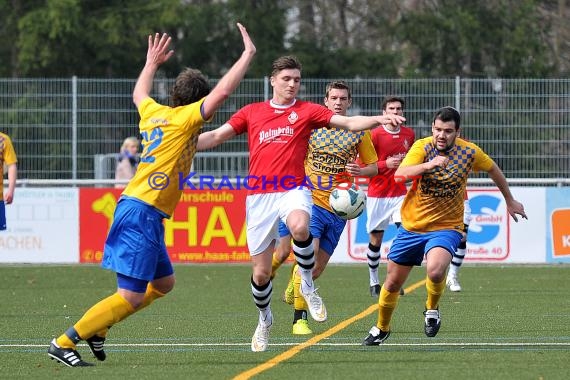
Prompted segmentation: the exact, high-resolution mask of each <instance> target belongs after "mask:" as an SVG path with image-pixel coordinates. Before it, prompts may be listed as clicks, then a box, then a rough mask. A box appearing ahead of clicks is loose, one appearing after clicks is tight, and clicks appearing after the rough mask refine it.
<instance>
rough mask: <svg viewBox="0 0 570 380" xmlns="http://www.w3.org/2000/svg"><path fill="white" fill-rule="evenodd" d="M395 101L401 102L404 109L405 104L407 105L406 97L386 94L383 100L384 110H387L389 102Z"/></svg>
mask: <svg viewBox="0 0 570 380" xmlns="http://www.w3.org/2000/svg"><path fill="white" fill-rule="evenodd" d="M394 102H400V104H401V105H402V109H404V106H405V105H406V102H405V101H404V98H401V97H399V96H395V95H389V96H386V97H385V98H384V100H383V101H382V110H384V111H386V106H387V105H388V103H394Z"/></svg>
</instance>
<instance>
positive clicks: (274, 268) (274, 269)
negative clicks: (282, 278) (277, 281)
mask: <svg viewBox="0 0 570 380" xmlns="http://www.w3.org/2000/svg"><path fill="white" fill-rule="evenodd" d="M281 264H283V263H282V262H281V261H279V258H278V257H277V252H273V258H272V259H271V279H272V280H273V278H274V277H275V275H276V274H277V269H279V267H280V266H281Z"/></svg>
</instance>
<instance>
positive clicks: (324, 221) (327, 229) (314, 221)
mask: <svg viewBox="0 0 570 380" xmlns="http://www.w3.org/2000/svg"><path fill="white" fill-rule="evenodd" d="M311 213H312V215H311V223H310V225H309V230H310V231H311V235H313V237H316V238H319V239H320V242H319V249H322V250H323V251H325V252H326V253H327V254H328V255H329V256H331V255H332V254H333V252H334V250H335V248H336V246H337V245H338V241H339V240H340V235H342V231H343V230H344V226H346V220H344V219H341V218H340V217H339V216H337V215H336V214H334V213H332V212H330V211H328V210H326V209H324V208H322V207H320V206H316V205H313V208H312V211H311ZM288 235H291V232H289V229H288V228H287V225H286V224H285V223H283V222H281V221H280V222H279V237H281V238H282V237H284V236H288Z"/></svg>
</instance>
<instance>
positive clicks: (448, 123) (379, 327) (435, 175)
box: [362, 107, 526, 346]
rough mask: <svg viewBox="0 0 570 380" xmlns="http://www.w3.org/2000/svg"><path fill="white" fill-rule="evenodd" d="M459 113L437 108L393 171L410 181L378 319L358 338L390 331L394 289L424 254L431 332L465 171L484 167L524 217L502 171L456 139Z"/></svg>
mask: <svg viewBox="0 0 570 380" xmlns="http://www.w3.org/2000/svg"><path fill="white" fill-rule="evenodd" d="M460 121H461V117H460V115H459V112H458V111H457V110H456V109H455V108H453V107H443V108H441V109H439V110H438V111H437V112H436V113H435V116H434V118H433V123H432V127H431V128H432V136H431V137H426V138H423V139H420V140H417V141H416V142H415V143H414V145H412V148H411V149H410V151H409V152H408V153H407V154H406V157H405V158H404V160H403V161H402V163H401V164H400V166H399V167H398V169H397V170H396V174H395V178H402V179H403V178H410V179H413V180H414V183H413V184H412V187H411V189H410V190H409V191H408V193H407V195H406V198H405V199H404V203H403V204H402V209H401V215H402V226H401V227H400V229H399V230H398V235H397V236H396V239H395V240H394V242H393V244H392V246H391V247H390V252H389V253H388V266H387V275H386V280H385V281H384V284H383V286H382V289H381V290H380V297H379V299H378V320H377V323H376V324H375V325H374V326H372V328H371V329H370V332H369V335H368V336H367V337H366V339H365V340H364V342H363V343H362V344H363V345H365V346H376V345H379V344H381V343H383V342H384V341H385V340H386V339H387V338H388V337H389V336H390V321H391V319H392V313H393V312H394V309H395V308H396V305H397V304H398V299H399V297H400V288H401V287H402V285H403V284H404V282H405V281H406V279H407V278H408V275H409V274H410V271H411V270H412V268H413V267H414V266H419V265H421V263H422V261H423V259H424V256H425V258H426V272H427V276H426V290H427V300H426V303H425V309H426V310H425V312H424V317H425V318H424V332H425V334H426V335H427V336H428V337H434V336H436V334H437V333H438V331H439V328H440V326H441V318H440V313H439V300H440V298H441V296H442V294H443V291H444V289H445V276H446V272H447V269H448V268H449V263H450V262H451V259H452V257H453V253H454V252H455V251H456V250H457V247H458V245H459V243H460V242H461V239H462V238H463V229H464V222H463V207H464V196H465V187H466V186H467V177H468V175H469V172H471V171H472V170H473V171H481V170H482V171H486V172H487V173H488V174H489V176H490V177H491V179H492V180H493V182H495V184H496V185H497V187H498V188H499V190H500V191H501V193H502V195H503V197H504V198H505V202H506V205H507V211H508V212H509V214H510V215H511V216H512V217H513V219H514V220H515V221H518V218H517V215H521V216H522V217H523V218H525V219H526V214H525V211H524V207H523V205H522V204H521V203H520V202H518V201H516V200H515V199H514V198H513V196H512V194H511V191H510V189H509V185H508V183H507V180H506V179H505V176H504V175H503V172H502V171H501V169H500V168H499V167H498V166H497V164H496V163H495V162H494V161H493V160H492V159H491V158H490V157H489V156H488V155H487V154H486V153H485V152H483V150H481V148H479V147H478V146H477V145H475V144H473V143H471V142H467V141H465V140H462V139H460V138H458V137H457V136H458V134H459V127H460Z"/></svg>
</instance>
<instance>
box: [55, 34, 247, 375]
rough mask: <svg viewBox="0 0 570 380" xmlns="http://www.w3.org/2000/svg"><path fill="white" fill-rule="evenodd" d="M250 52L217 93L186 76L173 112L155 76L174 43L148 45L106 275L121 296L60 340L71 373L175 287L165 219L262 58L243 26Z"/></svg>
mask: <svg viewBox="0 0 570 380" xmlns="http://www.w3.org/2000/svg"><path fill="white" fill-rule="evenodd" d="M237 26H238V28H239V30H240V32H241V35H242V39H243V43H244V51H243V53H242V55H241V57H240V58H239V59H238V60H237V61H236V62H235V63H234V65H233V66H232V68H231V69H230V70H229V71H228V72H227V73H226V75H224V77H223V78H222V79H221V80H220V81H219V82H218V84H217V85H216V86H215V87H214V89H213V90H212V91H211V92H210V89H209V86H208V82H207V79H206V78H205V77H204V76H203V75H202V73H201V72H200V71H198V70H194V69H185V70H183V71H182V72H181V73H180V74H179V75H178V77H177V79H176V83H175V84H174V88H173V90H172V107H169V106H165V105H160V104H158V103H156V102H155V101H154V99H152V98H151V97H150V92H151V89H152V82H153V79H154V75H155V73H156V71H157V69H158V68H159V66H160V65H161V64H163V63H164V62H166V61H167V60H168V59H169V58H170V57H171V56H172V55H173V54H174V51H173V50H169V46H170V42H171V37H169V36H168V35H166V34H162V35H160V34H158V33H157V34H155V35H154V36H152V35H151V36H149V37H148V51H147V57H146V64H145V66H144V68H143V70H142V72H141V74H140V76H139V78H138V80H137V83H136V85H135V88H134V91H133V101H134V103H135V105H136V106H137V108H138V111H139V114H140V117H141V121H140V134H141V136H142V141H143V152H142V154H141V161H140V163H139V166H138V168H137V171H136V173H135V175H134V177H133V178H132V180H131V181H130V182H129V184H128V186H127V188H126V189H125V190H124V191H123V194H122V195H121V198H120V199H119V202H118V204H117V208H116V210H115V214H114V220H113V224H112V226H111V229H110V231H109V234H108V236H107V240H106V242H105V250H104V256H103V263H102V266H103V268H106V269H109V270H112V271H114V272H115V273H116V274H117V288H118V289H117V292H116V293H114V294H113V295H111V296H110V297H107V298H105V299H103V300H101V301H99V302H98V303H96V304H95V305H93V306H92V307H91V308H90V309H89V310H88V311H87V312H86V313H85V314H84V315H83V316H82V317H81V319H80V320H79V321H78V322H77V323H76V324H75V325H73V326H72V327H70V328H69V329H68V330H67V331H66V332H65V333H63V334H62V335H61V336H59V337H58V338H57V339H54V340H53V341H52V342H51V344H50V347H49V349H48V355H49V356H50V357H51V358H53V359H55V360H57V361H59V362H61V363H63V364H65V365H67V366H69V367H77V366H89V365H92V364H89V363H86V362H84V361H83V360H82V359H81V356H80V355H79V353H78V352H77V351H76V344H77V343H78V342H79V341H80V340H86V341H87V343H88V345H89V348H90V350H91V352H92V353H93V355H94V356H95V357H96V358H97V359H98V360H101V361H102V360H105V358H106V354H105V351H104V350H103V344H104V341H105V337H106V335H107V331H108V330H109V328H110V327H111V326H113V325H114V324H116V323H118V322H120V321H122V320H123V319H125V318H127V317H128V316H130V315H132V314H133V313H135V312H137V311H139V310H141V309H142V308H144V307H146V306H148V305H149V304H150V303H152V302H153V301H154V300H156V299H157V298H160V297H162V296H164V295H165V294H166V293H168V292H169V291H170V290H172V288H173V287H174V270H173V268H172V264H171V262H170V258H169V256H168V253H167V252H166V246H165V243H164V227H163V219H164V218H169V217H170V216H171V215H172V213H173V211H174V208H175V207H176V205H177V204H178V201H179V200H180V196H181V194H182V185H180V184H179V181H178V178H179V175H180V174H182V175H184V176H185V175H187V174H188V172H189V171H190V167H191V165H192V159H193V157H194V154H195V152H196V143H197V140H198V135H199V134H200V132H201V130H202V125H203V123H204V122H206V121H209V120H211V119H212V117H213V115H214V113H215V111H216V110H217V109H218V108H219V107H220V106H221V105H222V103H223V102H224V100H225V99H227V98H228V97H229V95H230V94H231V93H232V92H233V91H234V90H235V89H236V87H237V86H238V85H239V83H240V81H241V79H242V78H243V77H244V75H245V73H246V71H247V68H248V67H249V64H250V62H251V61H252V59H253V56H254V55H255V51H256V49H255V46H254V45H253V42H252V41H251V39H250V37H249V35H248V33H247V31H246V29H245V28H244V27H243V26H242V25H241V24H239V23H238V24H237Z"/></svg>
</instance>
